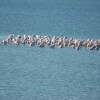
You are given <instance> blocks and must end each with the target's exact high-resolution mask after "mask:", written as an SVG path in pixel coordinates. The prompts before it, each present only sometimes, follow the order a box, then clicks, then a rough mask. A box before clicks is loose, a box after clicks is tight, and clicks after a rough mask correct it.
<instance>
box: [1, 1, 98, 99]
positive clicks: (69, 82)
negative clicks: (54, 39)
mask: <svg viewBox="0 0 100 100" xmlns="http://www.w3.org/2000/svg"><path fill="white" fill-rule="evenodd" d="M99 12H100V2H99V0H84V1H83V0H76V1H74V0H63V1H62V0H50V1H49V0H34V1H33V0H8V1H6V0H3V1H0V39H5V38H6V37H7V36H8V35H9V34H10V33H12V34H15V35H17V34H21V35H23V34H40V35H50V36H62V35H64V36H68V37H69V38H70V37H74V38H81V39H87V38H91V39H94V40H95V39H99V38H100V33H99V32H100V28H99V27H100V13H99ZM99 56H100V50H98V51H90V50H88V49H86V48H81V49H80V50H79V51H77V50H74V49H71V48H68V47H67V48H62V49H59V48H55V49H51V48H48V47H46V48H39V47H36V46H33V47H29V46H23V45H18V46H14V45H12V44H10V45H7V46H3V45H0V100H67V99H68V100H99V99H100V96H99V95H100V81H99V80H100V57H99Z"/></svg>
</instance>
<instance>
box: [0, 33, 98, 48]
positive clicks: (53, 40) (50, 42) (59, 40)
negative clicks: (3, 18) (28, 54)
mask: <svg viewBox="0 0 100 100" xmlns="http://www.w3.org/2000/svg"><path fill="white" fill-rule="evenodd" d="M9 43H13V44H14V45H19V44H23V45H26V44H27V45H29V46H34V45H37V46H38V47H41V48H43V47H45V46H49V47H50V48H54V47H59V48H63V47H67V46H68V47H71V48H73V49H76V50H79V49H80V48H81V47H85V48H88V49H90V50H99V48H100V39H99V40H96V41H93V40H91V39H87V40H86V41H85V40H80V39H73V38H70V39H68V38H67V37H63V36H62V37H56V36H54V37H50V36H41V35H23V36H21V35H17V36H14V35H12V34H10V35H9V36H8V37H7V39H6V40H2V41H0V45H7V44H9Z"/></svg>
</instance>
